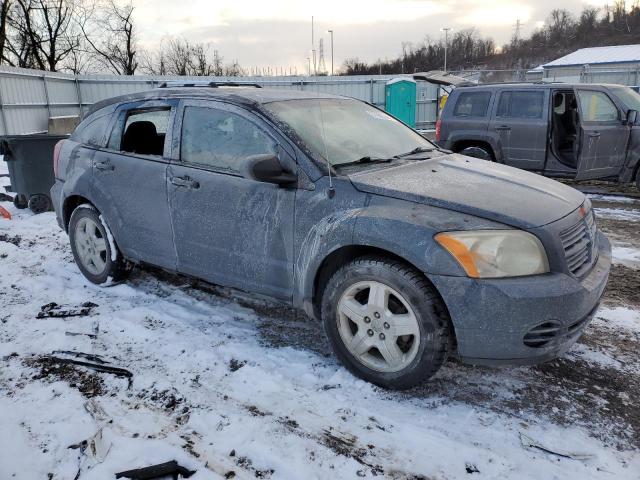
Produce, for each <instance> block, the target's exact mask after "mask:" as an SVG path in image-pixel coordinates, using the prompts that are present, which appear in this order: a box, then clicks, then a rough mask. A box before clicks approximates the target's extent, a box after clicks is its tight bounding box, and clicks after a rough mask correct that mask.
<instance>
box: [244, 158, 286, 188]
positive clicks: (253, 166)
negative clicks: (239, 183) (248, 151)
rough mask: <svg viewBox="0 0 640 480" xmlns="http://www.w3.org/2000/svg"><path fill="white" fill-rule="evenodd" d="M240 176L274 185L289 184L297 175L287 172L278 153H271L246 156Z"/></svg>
mask: <svg viewBox="0 0 640 480" xmlns="http://www.w3.org/2000/svg"><path fill="white" fill-rule="evenodd" d="M242 176H243V177H244V178H248V179H251V180H256V181H257V182H265V183H275V184H276V185H291V184H293V183H296V182H297V181H298V177H297V175H295V174H293V173H291V172H287V171H286V170H285V169H284V168H283V167H282V165H281V164H280V159H279V158H278V155H275V154H273V153H267V154H263V155H252V156H250V157H248V158H247V159H246V160H245V161H244V163H243V165H242Z"/></svg>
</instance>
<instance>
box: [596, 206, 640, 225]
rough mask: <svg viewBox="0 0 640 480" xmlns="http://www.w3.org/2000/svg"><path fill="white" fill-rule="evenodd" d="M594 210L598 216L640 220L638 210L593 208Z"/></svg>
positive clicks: (633, 220) (630, 220) (629, 220)
mask: <svg viewBox="0 0 640 480" xmlns="http://www.w3.org/2000/svg"><path fill="white" fill-rule="evenodd" d="M594 210H595V212H596V215H597V216H598V217H599V218H612V219H614V220H625V221H628V222H640V212H639V211H638V210H627V209H623V208H595V209H594Z"/></svg>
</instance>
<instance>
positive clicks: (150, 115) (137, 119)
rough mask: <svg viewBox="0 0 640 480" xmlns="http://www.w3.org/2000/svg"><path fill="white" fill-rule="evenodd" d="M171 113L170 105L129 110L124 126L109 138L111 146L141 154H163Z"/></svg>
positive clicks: (115, 148) (122, 150)
mask: <svg viewBox="0 0 640 480" xmlns="http://www.w3.org/2000/svg"><path fill="white" fill-rule="evenodd" d="M170 115H171V108H169V107H167V108H155V109H152V110H130V111H128V112H127V113H126V118H125V121H124V128H119V127H118V128H116V130H115V131H114V132H113V134H112V135H111V138H110V139H109V148H111V149H113V150H118V151H121V152H129V153H136V154H139V155H153V156H162V154H163V153H164V142H165V137H166V135H167V127H168V125H169V117H170ZM121 125H122V124H121Z"/></svg>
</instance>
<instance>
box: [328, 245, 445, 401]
mask: <svg viewBox="0 0 640 480" xmlns="http://www.w3.org/2000/svg"><path fill="white" fill-rule="evenodd" d="M322 317H323V322H324V327H325V331H326V333H327V337H328V338H329V341H330V342H331V345H332V347H333V349H334V351H335V353H336V355H337V356H338V358H340V360H342V362H343V363H344V364H345V366H346V367H347V368H348V369H349V370H350V371H351V372H352V373H354V374H355V375H357V376H359V377H361V378H363V379H364V380H367V381H369V382H372V383H375V384H377V385H380V386H383V387H386V388H397V389H403V388H409V387H412V386H414V385H416V384H418V383H420V382H422V381H424V380H426V379H427V378H429V377H431V376H432V375H433V374H434V373H435V372H436V371H437V370H438V369H439V368H440V366H441V365H442V363H443V362H444V360H445V358H446V355H447V350H448V345H449V342H450V327H449V319H448V315H447V314H446V309H445V308H444V305H443V304H442V301H441V300H440V297H439V296H438V294H437V292H436V291H435V290H434V289H433V287H432V286H431V285H430V284H429V283H428V282H427V280H426V279H425V278H424V276H423V275H422V274H420V273H419V272H416V271H415V270H414V269H412V268H411V267H409V266H407V265H405V264H403V263H401V262H398V261H395V260H389V259H386V258H383V257H362V258H359V259H356V260H354V261H352V262H351V263H349V264H347V265H345V266H344V267H342V268H341V269H339V270H338V271H337V272H336V273H335V274H334V275H333V276H332V277H331V279H330V280H329V282H328V283H327V286H326V288H325V292H324V295H323V302H322Z"/></svg>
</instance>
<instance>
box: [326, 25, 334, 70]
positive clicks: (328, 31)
mask: <svg viewBox="0 0 640 480" xmlns="http://www.w3.org/2000/svg"><path fill="white" fill-rule="evenodd" d="M327 33H329V34H331V75H332V76H333V30H327Z"/></svg>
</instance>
